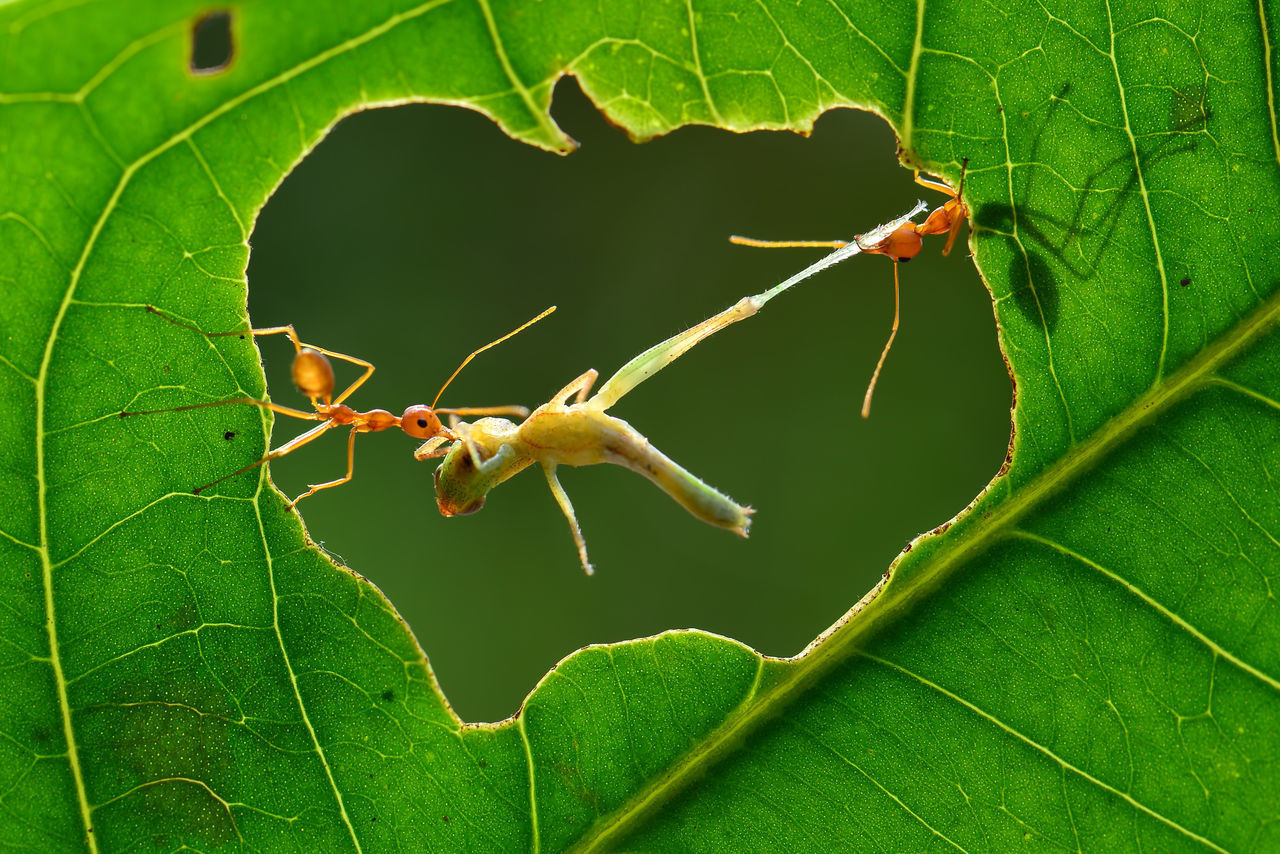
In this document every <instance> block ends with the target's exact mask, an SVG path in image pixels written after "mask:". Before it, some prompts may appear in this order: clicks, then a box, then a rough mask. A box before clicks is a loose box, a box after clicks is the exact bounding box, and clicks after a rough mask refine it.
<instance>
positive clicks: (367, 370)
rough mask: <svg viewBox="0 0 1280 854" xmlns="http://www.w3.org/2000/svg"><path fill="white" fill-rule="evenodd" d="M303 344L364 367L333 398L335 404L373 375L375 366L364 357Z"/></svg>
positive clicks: (348, 395) (308, 347)
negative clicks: (352, 380)
mask: <svg viewBox="0 0 1280 854" xmlns="http://www.w3.org/2000/svg"><path fill="white" fill-rule="evenodd" d="M303 346H305V347H306V348H307V349H309V350H315V351H316V352H317V353H323V354H324V355H326V356H332V357H333V358H335V359H341V360H342V361H344V362H347V363H348V364H351V365H355V366H356V367H358V368H364V372H363V373H361V374H360V376H358V377H356V381H355V382H353V383H352V384H351V385H349V386H347V387H346V389H345V390H344V391H343V392H342V394H340V395H338V396H337V397H335V398H334V399H333V402H334V404H335V405H336V404H339V403H342V401H344V400H346V399H347V398H348V397H350V396H351V395H352V393H354V392H355V390H356V389H358V388H360V386H362V385H364V384H365V383H366V382H367V381H368V380H369V377H371V376H373V372H374V370H375V368H374V365H373V363H372V362H367V361H365V360H364V359H360V358H357V357H355V356H348V355H347V354H346V353H339V352H337V351H336V350H326V349H325V348H323V347H315V346H313V345H311V344H305V345H303Z"/></svg>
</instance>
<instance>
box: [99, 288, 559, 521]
mask: <svg viewBox="0 0 1280 854" xmlns="http://www.w3.org/2000/svg"><path fill="white" fill-rule="evenodd" d="M555 310H556V307H555V306H551V307H550V308H548V309H547V310H546V311H544V312H542V313H541V314H539V315H538V316H537V317H535V318H533V319H532V320H530V321H528V322H527V323H524V324H521V325H520V326H519V327H517V328H516V329H515V330H513V331H511V332H509V333H507V334H506V335H504V336H502V337H501V338H498V339H497V340H495V341H491V342H489V343H488V344H486V345H484V346H483V347H481V348H480V349H479V350H476V351H475V352H473V353H472V354H471V355H470V356H467V358H465V359H463V360H462V364H461V365H459V366H458V369H457V370H456V371H454V372H453V374H452V375H450V377H449V379H447V380H445V383H444V385H443V386H441V387H440V391H439V392H437V393H436V396H435V400H433V401H432V402H431V405H430V406H424V405H422V404H416V405H414V406H410V407H409V408H408V409H406V410H405V411H404V413H403V414H401V415H393V414H392V413H390V412H388V411H387V410H385V409H370V410H369V411H368V412H360V411H358V410H355V409H352V408H351V407H350V406H347V405H346V404H345V403H343V401H344V400H346V399H347V398H348V397H350V396H351V394H352V393H353V392H354V391H355V390H356V389H358V388H360V386H362V385H364V383H365V381H366V380H368V379H369V377H371V376H373V371H374V366H373V363H371V362H367V361H365V360H364V359H358V358H356V357H355V356H348V355H345V354H343V353H338V352H335V351H333V350H326V349H324V348H323V347H313V346H311V345H309V344H304V343H303V342H302V341H300V340H299V339H298V334H297V332H295V331H294V328H293V326H292V325H289V326H268V327H265V328H263V329H250V330H248V331H247V332H205V331H204V330H202V329H200V328H198V327H196V326H192V325H191V324H189V323H184V322H182V321H180V320H177V319H176V318H173V317H170V316H169V315H167V314H165V313H164V312H162V311H161V310H160V309H158V308H155V307H154V306H150V305H149V306H147V311H149V312H150V313H152V314H154V315H156V316H158V317H161V318H163V319H164V320H167V321H168V322H169V323H172V324H173V325H174V326H181V327H182V328H184V329H190V330H192V331H193V332H198V333H200V334H201V335H204V336H205V337H206V338H221V337H225V336H228V335H239V336H240V337H241V338H243V337H244V336H245V335H254V336H258V335H287V336H288V337H289V340H290V341H292V342H293V348H294V351H295V352H294V357H293V384H294V385H296V386H297V387H298V391H300V392H302V393H303V394H304V395H306V396H307V398H308V399H310V401H311V405H312V406H313V407H314V408H315V411H314V412H307V411H305V410H301V409H293V408H291V407H288V406H281V405H279V404H277V403H272V402H270V401H267V400H258V399H257V398H254V397H233V398H229V399H227V400H215V401H210V402H208V403H192V404H189V405H187V406H174V407H170V408H168V409H150V410H145V411H139V412H121V413H120V417H121V418H125V417H128V416H130V415H155V414H158V413H161V412H184V411H186V410H189V409H204V408H207V407H211V406H227V405H230V404H248V405H251V406H260V407H262V408H263V409H269V410H271V411H272V412H276V413H279V414H281V415H288V416H289V417H290V418H297V419H300V420H302V421H319V422H322V423H320V424H319V425H317V426H316V427H313V428H311V429H310V430H308V431H306V432H305V433H303V434H301V435H300V436H295V437H294V438H293V439H290V440H289V441H288V442H285V443H284V444H283V445H281V446H280V447H278V448H276V449H275V450H273V451H269V452H268V453H267V455H266V456H264V457H263V458H262V459H260V460H255V461H254V462H251V463H249V464H248V465H247V466H243V467H242V468H239V469H236V470H235V471H233V472H231V473H230V474H227V475H223V476H222V477H220V478H218V479H217V480H215V481H211V482H210V483H206V484H205V485H204V486H200V487H196V488H195V489H193V490H192V493H193V494H195V495H199V494H200V493H201V492H203V491H204V490H206V489H208V488H209V487H211V486H214V485H215V484H219V483H222V482H223V481H224V480H228V479H230V478H233V477H235V476H236V475H239V474H244V473H245V472H247V471H249V470H250V469H254V468H257V467H258V466H260V465H262V464H263V463H266V462H268V461H270V460H275V459H279V458H280V457H283V456H285V455H286V454H291V453H293V452H294V451H296V450H297V449H298V448H301V447H302V446H303V445H306V444H308V443H310V442H312V441H314V440H316V439H317V438H319V437H320V436H321V435H323V434H324V433H326V432H328V431H329V430H331V429H333V428H334V427H350V428H351V434H350V436H349V437H348V439H347V473H346V476H344V477H340V478H337V479H336V480H330V481H326V482H325V483H318V484H309V488H308V489H307V491H306V492H304V493H303V494H302V495H299V496H298V497H297V498H295V499H293V500H292V501H290V502H289V509H293V507H295V506H296V505H297V503H298V502H299V501H301V500H302V499H304V498H306V497H308V496H311V495H314V494H315V493H317V492H319V491H320V490H322V489H329V488H330V487H334V486H341V485H342V484H344V483H346V482H348V481H349V480H351V477H352V472H353V470H354V468H355V444H356V435H357V434H359V433H379V432H381V431H383V430H388V429H390V428H392V427H399V428H400V429H401V430H403V431H404V432H405V433H407V434H409V435H410V436H412V437H413V438H415V439H422V440H424V441H427V440H431V439H433V438H436V437H445V438H447V439H450V440H456V439H457V438H458V436H457V435H456V434H455V433H454V432H453V431H452V430H451V429H450V428H448V427H446V426H444V424H442V423H441V422H440V417H439V415H440V414H441V413H443V414H448V415H514V416H516V417H525V416H527V415H528V414H529V410H528V408H527V407H524V406H487V407H484V406H482V407H474V406H471V407H462V408H448V409H444V408H437V407H436V404H437V403H438V402H439V401H440V396H441V395H442V394H444V391H445V389H447V388H448V387H449V383H451V382H453V380H454V378H455V377H457V376H458V374H459V373H460V372H461V371H462V369H463V368H465V367H466V366H467V363H468V362H470V361H471V360H472V359H474V358H475V357H476V356H478V355H480V354H481V353H483V352H484V351H485V350H488V349H489V348H490V347H494V346H496V345H498V344H501V343H502V342H503V341H506V340H507V339H508V338H510V337H512V336H513V335H515V334H516V333H518V332H520V331H522V330H524V329H526V328H528V327H529V326H532V325H533V324H535V323H537V322H538V321H539V320H541V319H542V318H544V317H546V316H547V315H548V314H550V313H551V312H553V311H555ZM329 356H332V357H334V358H335V359H341V360H343V361H344V362H349V363H350V364H353V365H356V366H357V367H360V368H364V372H363V373H362V374H361V375H360V376H359V377H358V378H357V379H356V380H355V382H353V383H351V385H349V386H347V387H346V389H345V390H343V392H342V393H341V394H339V395H338V396H337V397H334V396H333V391H334V376H333V365H332V364H331V363H330V362H329V359H328V358H327V357H329Z"/></svg>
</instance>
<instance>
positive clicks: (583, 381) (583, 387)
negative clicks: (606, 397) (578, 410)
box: [551, 368, 600, 403]
mask: <svg viewBox="0 0 1280 854" xmlns="http://www.w3.org/2000/svg"><path fill="white" fill-rule="evenodd" d="M599 376H600V372H599V371H597V370H596V369H595V368H592V369H591V370H589V371H587V372H586V373H585V374H583V375H582V376H580V377H578V378H577V379H576V380H574V381H573V382H571V383H569V384H568V385H567V386H565V387H564V388H562V389H560V390H559V391H558V392H556V393H555V394H553V395H551V399H552V400H553V401H558V402H559V403H568V402H569V398H570V397H572V396H574V395H577V399H576V400H575V401H574V402H575V403H582V401H584V400H586V399H587V395H588V394H590V392H591V387H592V386H594V385H595V384H596V378H597V377H599Z"/></svg>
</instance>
